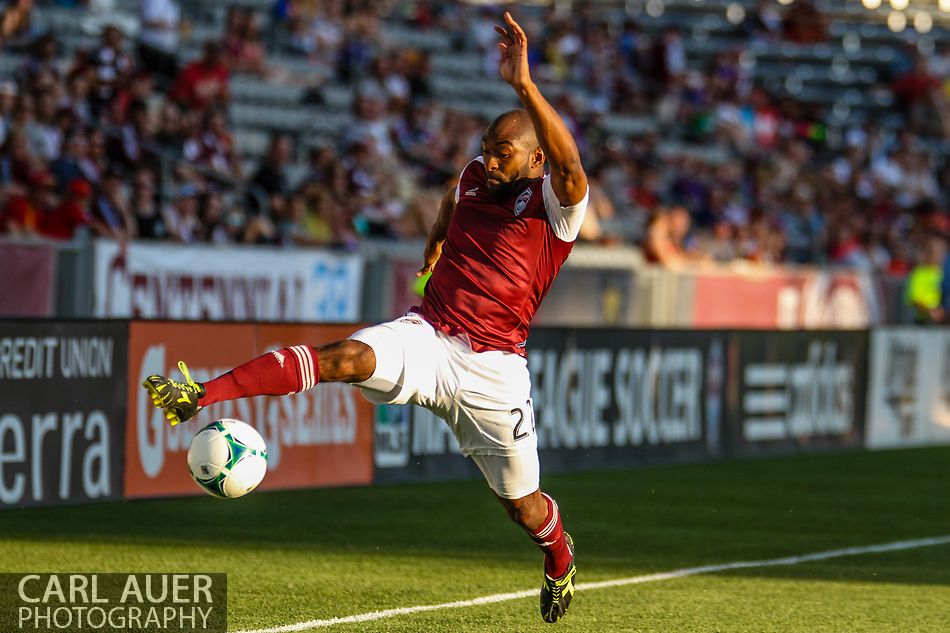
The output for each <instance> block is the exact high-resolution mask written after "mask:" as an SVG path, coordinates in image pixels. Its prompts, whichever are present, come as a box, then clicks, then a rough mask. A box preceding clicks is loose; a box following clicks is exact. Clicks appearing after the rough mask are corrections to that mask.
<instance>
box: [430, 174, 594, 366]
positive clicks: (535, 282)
mask: <svg viewBox="0 0 950 633" xmlns="http://www.w3.org/2000/svg"><path fill="white" fill-rule="evenodd" d="M456 197H457V204H456V207H455V212H454V213H453V215H452V220H451V222H450V223H449V229H448V234H447V235H446V238H445V243H444V244H443V245H442V256H441V257H440V258H439V261H438V263H437V264H436V266H435V269H434V270H433V272H432V277H431V278H430V279H429V283H428V284H427V285H426V289H425V296H424V298H423V301H422V306H421V308H419V309H418V310H417V311H418V312H419V313H420V314H421V315H422V316H423V317H424V318H425V319H426V320H427V321H429V323H431V324H432V325H433V326H434V327H435V328H437V329H439V330H442V331H444V332H447V333H449V334H453V335H457V334H465V335H467V336H468V338H469V340H470V342H471V345H472V349H473V350H475V351H478V352H482V351H487V350H502V351H506V352H514V353H517V354H521V355H524V345H525V341H526V340H527V338H528V327H529V325H530V324H531V319H532V318H534V314H535V312H537V310H538V306H539V305H540V304H541V300H542V299H544V295H545V294H547V292H548V289H549V288H550V287H551V283H552V282H553V281H554V278H555V277H556V276H557V273H558V271H559V270H560V268H561V264H563V263H564V260H566V259H567V256H568V255H569V254H570V252H571V248H573V246H574V240H575V239H576V238H577V232H578V230H579V229H580V223H581V220H582V219H583V216H584V211H585V209H586V208H587V196H585V197H584V199H583V200H582V201H581V202H579V203H578V204H576V205H574V206H572V207H561V205H560V203H559V202H558V200H557V196H556V195H555V194H554V191H553V189H552V188H551V183H550V180H549V178H548V177H545V178H537V179H535V180H529V181H526V182H525V184H524V186H523V187H521V188H520V189H518V190H517V191H516V192H515V194H514V195H513V196H512V197H510V198H506V199H495V198H492V197H491V196H490V195H489V194H488V191H487V189H486V186H485V165H484V163H483V162H482V159H481V157H479V158H476V159H475V160H473V161H472V162H470V163H469V164H468V165H467V166H466V167H465V169H463V170H462V175H461V177H460V178H459V184H458V188H457V189H456Z"/></svg>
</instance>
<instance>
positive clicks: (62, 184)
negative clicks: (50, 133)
mask: <svg viewBox="0 0 950 633" xmlns="http://www.w3.org/2000/svg"><path fill="white" fill-rule="evenodd" d="M88 155H89V141H88V139H87V138H86V135H85V134H83V133H82V132H81V131H74V132H73V133H72V134H70V135H69V136H68V137H67V138H66V143H65V144H64V147H63V152H62V154H61V155H60V156H59V157H58V158H56V159H55V160H54V161H53V162H52V163H50V171H51V172H52V174H53V177H54V178H55V179H56V185H57V186H58V187H59V188H60V189H65V188H66V186H67V185H68V184H69V183H71V182H73V181H74V180H76V179H77V178H82V176H83V172H82V167H81V166H80V164H81V162H82V161H83V160H85V159H86V158H87V157H88Z"/></svg>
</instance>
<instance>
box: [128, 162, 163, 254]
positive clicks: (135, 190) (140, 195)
mask: <svg viewBox="0 0 950 633" xmlns="http://www.w3.org/2000/svg"><path fill="white" fill-rule="evenodd" d="M131 202H132V210H133V212H134V213H135V229H134V234H135V236H136V237H138V238H140V239H146V240H163V239H169V238H170V237H171V231H170V230H169V227H168V223H167V222H166V220H165V216H164V214H163V213H162V212H161V207H160V206H159V204H158V198H157V196H156V191H155V174H154V173H153V172H152V171H151V170H149V169H144V168H143V169H138V170H137V171H136V172H135V175H134V176H133V178H132V196H131Z"/></svg>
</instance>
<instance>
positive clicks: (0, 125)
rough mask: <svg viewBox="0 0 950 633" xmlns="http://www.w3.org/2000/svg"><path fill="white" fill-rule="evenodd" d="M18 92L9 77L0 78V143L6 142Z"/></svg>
mask: <svg viewBox="0 0 950 633" xmlns="http://www.w3.org/2000/svg"><path fill="white" fill-rule="evenodd" d="M18 92H19V90H18V88H17V85H16V83H15V82H13V81H10V80H9V79H4V80H0V145H3V143H5V142H6V140H7V135H8V134H9V133H10V130H11V127H12V125H13V115H14V112H15V110H16V98H17V94H18Z"/></svg>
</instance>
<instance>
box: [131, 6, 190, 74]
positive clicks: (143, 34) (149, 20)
mask: <svg viewBox="0 0 950 633" xmlns="http://www.w3.org/2000/svg"><path fill="white" fill-rule="evenodd" d="M140 14H141V18H142V28H141V30H140V31H139V56H140V57H141V58H142V65H143V66H144V67H146V68H148V69H150V70H151V71H152V72H155V73H158V74H159V75H161V76H163V77H165V78H166V79H171V78H172V77H174V76H175V75H176V74H177V73H178V62H177V58H176V55H177V53H178V37H179V29H180V28H181V9H180V8H179V6H178V3H177V2H176V1H175V0H141V5H140Z"/></svg>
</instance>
